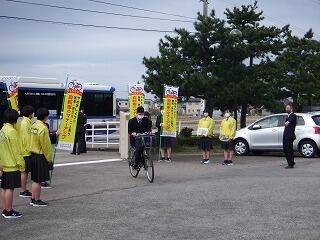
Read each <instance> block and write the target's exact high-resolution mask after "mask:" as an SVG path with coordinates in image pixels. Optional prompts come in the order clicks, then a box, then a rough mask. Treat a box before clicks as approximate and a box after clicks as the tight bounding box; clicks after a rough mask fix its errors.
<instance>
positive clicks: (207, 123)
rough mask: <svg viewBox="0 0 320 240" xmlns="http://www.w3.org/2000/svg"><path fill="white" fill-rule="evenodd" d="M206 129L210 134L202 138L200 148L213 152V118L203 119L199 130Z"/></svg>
mask: <svg viewBox="0 0 320 240" xmlns="http://www.w3.org/2000/svg"><path fill="white" fill-rule="evenodd" d="M199 128H205V129H207V130H208V134H207V135H206V136H200V141H199V148H200V149H201V150H211V149H213V144H212V136H213V129H214V121H213V119H212V118H211V117H204V118H201V119H200V121H199V123H198V129H199Z"/></svg>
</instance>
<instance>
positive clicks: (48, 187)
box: [41, 182, 52, 189]
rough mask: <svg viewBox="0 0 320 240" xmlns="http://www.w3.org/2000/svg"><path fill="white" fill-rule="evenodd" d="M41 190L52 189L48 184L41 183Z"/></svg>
mask: <svg viewBox="0 0 320 240" xmlns="http://www.w3.org/2000/svg"><path fill="white" fill-rule="evenodd" d="M41 188H43V189H51V188H52V187H51V185H50V184H49V183H47V182H43V183H41Z"/></svg>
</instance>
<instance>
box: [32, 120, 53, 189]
mask: <svg viewBox="0 0 320 240" xmlns="http://www.w3.org/2000/svg"><path fill="white" fill-rule="evenodd" d="M30 151H31V157H32V170H31V180H32V181H34V182H36V183H42V182H45V181H48V180H49V168H50V167H49V165H51V164H52V146H51V141H50V134H49V129H48V127H47V126H46V124H45V123H44V122H42V121H40V120H37V121H36V122H35V123H34V124H33V125H32V127H31V147H30Z"/></svg>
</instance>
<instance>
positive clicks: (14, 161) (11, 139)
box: [0, 123, 25, 172]
mask: <svg viewBox="0 0 320 240" xmlns="http://www.w3.org/2000/svg"><path fill="white" fill-rule="evenodd" d="M0 165H1V166H2V167H3V171H4V172H15V171H21V172H24V170H25V161H24V159H23V157H22V153H21V147H20V142H19V140H18V133H17V130H16V129H15V128H14V127H13V125H12V124H10V123H5V124H4V125H3V127H2V129H1V130H0Z"/></svg>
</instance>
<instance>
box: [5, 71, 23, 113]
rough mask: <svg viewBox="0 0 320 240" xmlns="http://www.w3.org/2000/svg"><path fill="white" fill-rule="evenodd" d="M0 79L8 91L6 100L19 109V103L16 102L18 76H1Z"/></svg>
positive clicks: (12, 106) (13, 107)
mask: <svg viewBox="0 0 320 240" xmlns="http://www.w3.org/2000/svg"><path fill="white" fill-rule="evenodd" d="M1 81H2V82H3V83H4V84H5V85H6V88H7V92H8V101H9V103H10V107H11V108H12V109H14V110H16V111H19V103H18V81H19V77H16V76H2V77H1Z"/></svg>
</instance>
